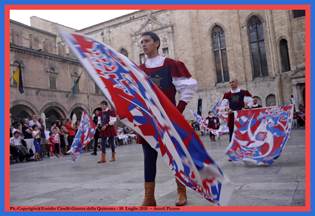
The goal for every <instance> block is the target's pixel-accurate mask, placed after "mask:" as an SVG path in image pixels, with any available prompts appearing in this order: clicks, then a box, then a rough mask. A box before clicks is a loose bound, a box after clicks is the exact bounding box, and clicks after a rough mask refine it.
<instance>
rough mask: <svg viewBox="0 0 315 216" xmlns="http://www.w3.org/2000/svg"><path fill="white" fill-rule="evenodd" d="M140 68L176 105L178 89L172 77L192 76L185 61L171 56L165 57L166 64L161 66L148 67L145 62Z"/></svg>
mask: <svg viewBox="0 0 315 216" xmlns="http://www.w3.org/2000/svg"><path fill="white" fill-rule="evenodd" d="M140 68H141V69H142V70H143V71H144V72H145V73H146V75H148V76H149V78H150V79H151V80H152V81H153V82H154V83H155V85H157V86H158V87H159V88H160V90H161V91H162V92H163V93H164V94H165V95H166V97H167V98H168V99H169V100H170V101H171V102H172V103H173V104H174V105H175V103H176V101H175V95H176V89H175V86H174V84H173V82H172V81H173V80H172V77H186V78H189V77H191V74H190V73H189V71H188V70H187V68H186V66H185V64H184V63H183V62H180V61H175V60H174V59H170V58H165V60H164V64H163V65H162V66H161V67H156V68H147V67H146V65H145V63H143V64H141V65H140Z"/></svg>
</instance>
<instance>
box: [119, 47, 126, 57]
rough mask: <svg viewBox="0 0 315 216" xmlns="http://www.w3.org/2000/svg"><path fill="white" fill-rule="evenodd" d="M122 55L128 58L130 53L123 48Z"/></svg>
mask: <svg viewBox="0 0 315 216" xmlns="http://www.w3.org/2000/svg"><path fill="white" fill-rule="evenodd" d="M120 53H121V54H123V55H124V56H126V57H128V52H127V50H125V49H124V48H121V50H120Z"/></svg>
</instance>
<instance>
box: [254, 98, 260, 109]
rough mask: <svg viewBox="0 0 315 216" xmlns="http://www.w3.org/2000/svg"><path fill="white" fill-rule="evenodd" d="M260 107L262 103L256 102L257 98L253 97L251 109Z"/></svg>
mask: <svg viewBox="0 0 315 216" xmlns="http://www.w3.org/2000/svg"><path fill="white" fill-rule="evenodd" d="M260 107H262V105H260V104H258V103H257V98H253V106H252V109H254V108H260Z"/></svg>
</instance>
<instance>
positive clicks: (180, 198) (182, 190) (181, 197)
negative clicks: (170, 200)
mask: <svg viewBox="0 0 315 216" xmlns="http://www.w3.org/2000/svg"><path fill="white" fill-rule="evenodd" d="M176 184H177V200H176V205H177V206H182V205H185V204H186V203H187V196H186V186H185V185H183V184H182V183H181V182H180V181H179V180H178V179H177V178H176Z"/></svg>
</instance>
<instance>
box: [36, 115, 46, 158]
mask: <svg viewBox="0 0 315 216" xmlns="http://www.w3.org/2000/svg"><path fill="white" fill-rule="evenodd" d="M38 123H39V124H40V127H38V129H39V130H40V144H41V149H42V152H44V153H46V154H47V156H48V151H47V148H46V144H47V141H46V137H45V125H43V123H44V120H43V119H42V118H39V119H38ZM45 150H46V151H45Z"/></svg>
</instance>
